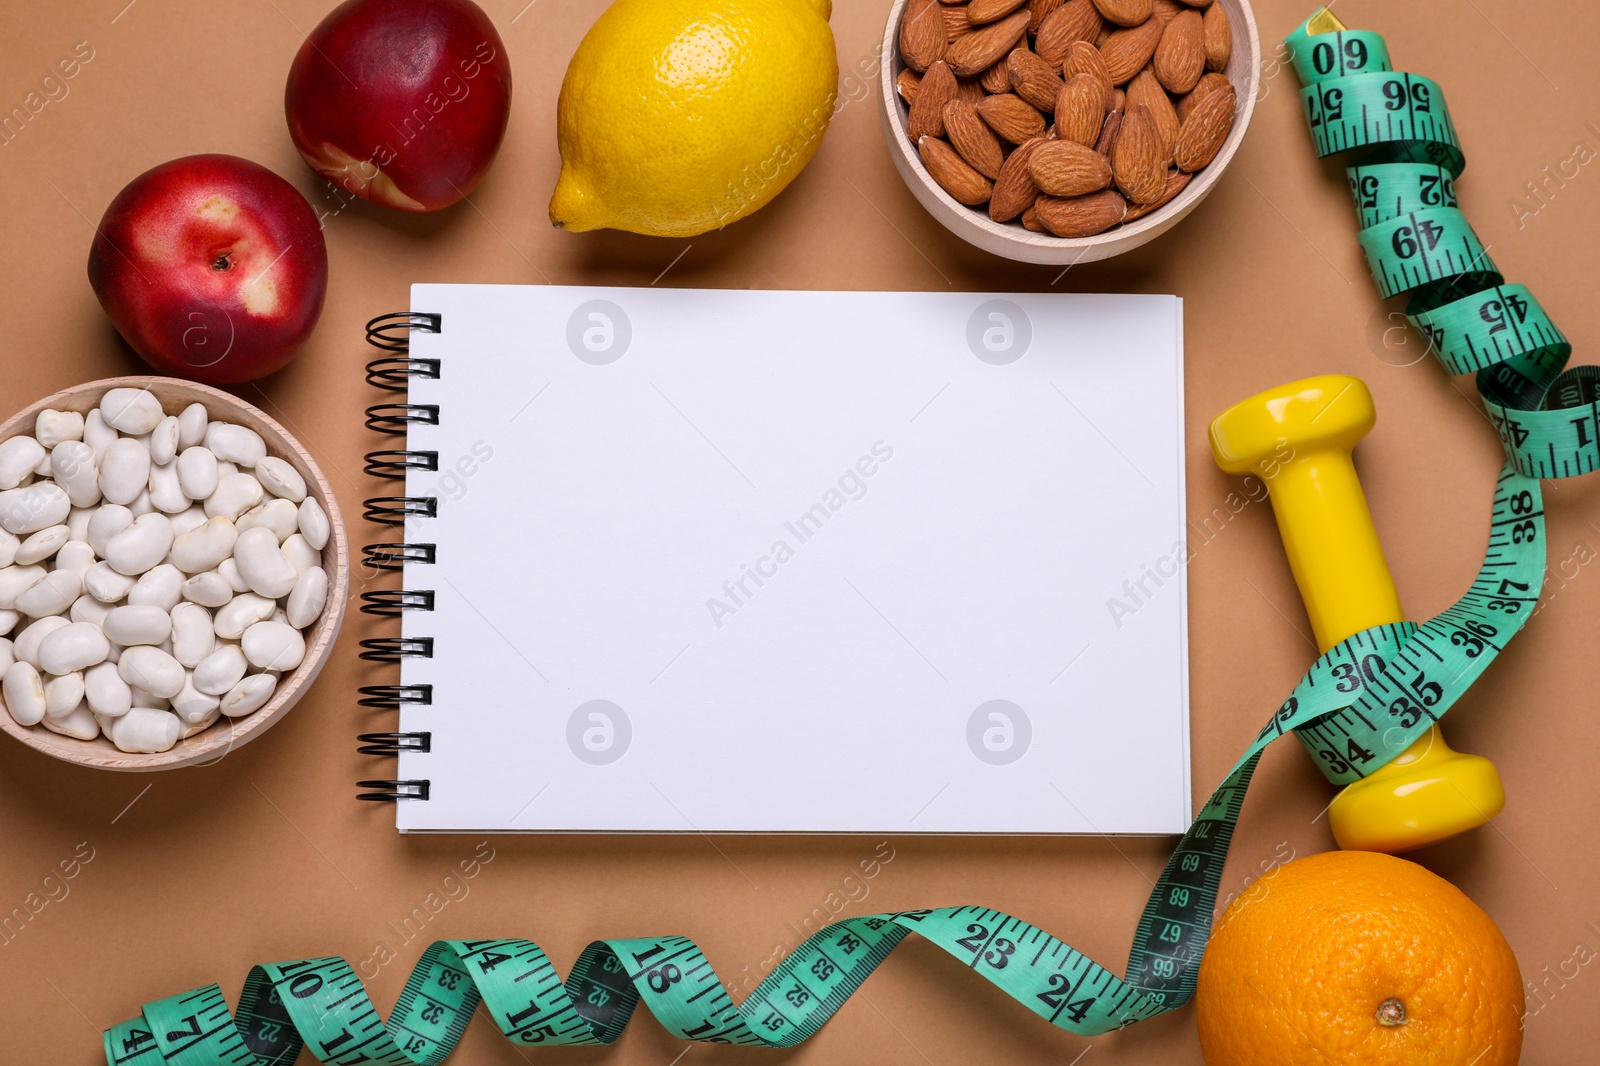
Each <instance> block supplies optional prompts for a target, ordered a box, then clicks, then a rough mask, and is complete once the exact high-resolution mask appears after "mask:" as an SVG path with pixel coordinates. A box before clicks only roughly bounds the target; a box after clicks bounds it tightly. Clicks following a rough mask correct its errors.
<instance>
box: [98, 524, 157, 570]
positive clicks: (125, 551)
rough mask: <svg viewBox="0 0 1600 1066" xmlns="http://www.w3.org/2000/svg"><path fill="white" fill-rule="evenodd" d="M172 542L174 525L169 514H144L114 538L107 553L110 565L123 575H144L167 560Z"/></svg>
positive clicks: (107, 547)
mask: <svg viewBox="0 0 1600 1066" xmlns="http://www.w3.org/2000/svg"><path fill="white" fill-rule="evenodd" d="M172 539H173V538H172V523H171V521H169V520H168V519H167V516H166V515H164V514H156V513H154V512H152V513H150V514H147V515H140V516H139V517H138V518H136V519H134V521H133V525H131V526H129V527H128V528H127V529H124V530H123V531H122V532H121V533H118V534H117V535H116V536H114V537H112V538H111V541H110V542H109V543H108V544H107V545H106V550H105V552H104V555H105V558H106V562H108V563H110V564H111V568H112V569H113V570H115V571H116V572H117V573H119V574H142V573H144V572H145V571H146V570H149V569H150V568H151V567H153V566H155V565H156V564H158V563H160V562H161V560H163V559H165V558H166V557H167V553H168V552H169V551H171V550H172Z"/></svg>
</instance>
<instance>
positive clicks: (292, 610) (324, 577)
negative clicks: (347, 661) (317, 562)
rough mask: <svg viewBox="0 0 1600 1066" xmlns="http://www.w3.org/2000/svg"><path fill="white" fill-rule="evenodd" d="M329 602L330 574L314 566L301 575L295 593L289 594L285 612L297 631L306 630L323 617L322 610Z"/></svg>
mask: <svg viewBox="0 0 1600 1066" xmlns="http://www.w3.org/2000/svg"><path fill="white" fill-rule="evenodd" d="M327 602H328V572H327V571H326V570H323V569H322V568H321V567H319V566H314V567H312V568H311V569H310V570H306V571H305V572H303V573H302V574H301V575H300V580H299V581H296V582H295V583H294V591H293V592H291V593H289V603H288V606H287V608H286V610H285V614H286V615H287V616H288V619H289V624H290V625H292V626H294V627H295V628H296V629H304V628H305V627H306V626H308V625H310V624H311V623H312V622H315V621H316V620H317V619H318V618H320V617H321V616H322V608H323V607H324V606H325V605H326V604H327Z"/></svg>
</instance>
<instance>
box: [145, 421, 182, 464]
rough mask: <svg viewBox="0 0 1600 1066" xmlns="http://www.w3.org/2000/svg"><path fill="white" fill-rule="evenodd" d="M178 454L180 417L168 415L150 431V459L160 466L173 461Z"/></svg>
mask: <svg viewBox="0 0 1600 1066" xmlns="http://www.w3.org/2000/svg"><path fill="white" fill-rule="evenodd" d="M177 454H178V418H177V416H176V415H166V416H164V417H163V418H162V419H161V421H159V422H157V423H156V428H155V429H153V430H151V431H150V460H151V461H152V462H154V463H155V464H156V465H158V466H165V465H166V464H168V463H170V462H172V459H173V456H175V455H177Z"/></svg>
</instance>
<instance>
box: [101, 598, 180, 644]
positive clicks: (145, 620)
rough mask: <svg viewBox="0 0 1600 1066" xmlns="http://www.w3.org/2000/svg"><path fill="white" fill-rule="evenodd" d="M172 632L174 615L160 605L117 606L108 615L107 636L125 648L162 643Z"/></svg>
mask: <svg viewBox="0 0 1600 1066" xmlns="http://www.w3.org/2000/svg"><path fill="white" fill-rule="evenodd" d="M171 634H172V616H171V615H169V614H167V612H166V611H163V610H162V609H161V608H159V607H117V608H115V609H113V610H112V612H111V613H110V614H108V615H106V636H107V637H109V638H111V639H112V640H114V641H116V642H117V643H118V644H121V645H122V646H123V647H124V648H127V647H132V646H133V645H135V644H160V643H161V642H162V641H163V640H166V639H167V637H169V636H171Z"/></svg>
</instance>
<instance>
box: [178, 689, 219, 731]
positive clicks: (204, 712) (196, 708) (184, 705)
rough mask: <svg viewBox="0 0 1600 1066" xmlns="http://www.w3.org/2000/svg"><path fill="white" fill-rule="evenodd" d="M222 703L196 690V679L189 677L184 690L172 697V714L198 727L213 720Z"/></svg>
mask: <svg viewBox="0 0 1600 1066" xmlns="http://www.w3.org/2000/svg"><path fill="white" fill-rule="evenodd" d="M221 703H222V700H221V699H219V698H218V697H216V696H214V695H212V694H211V693H209V692H201V691H200V690H199V689H197V688H195V687H194V679H193V678H192V677H187V678H184V681H183V688H182V689H180V690H179V691H178V694H177V695H176V696H174V697H172V713H173V714H176V715H177V716H178V717H179V718H182V719H183V720H184V721H185V722H187V723H189V724H190V725H197V724H199V723H200V722H203V721H205V720H206V719H207V718H212V716H214V715H215V714H216V713H217V708H218V706H219V705H220V704H221ZM212 720H213V721H214V720H215V719H214V718H212Z"/></svg>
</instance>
